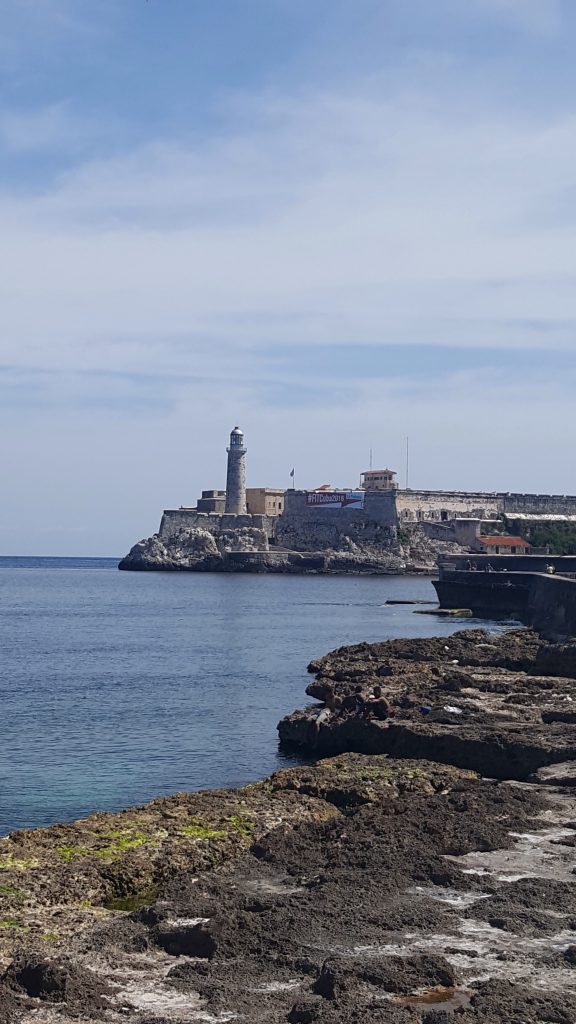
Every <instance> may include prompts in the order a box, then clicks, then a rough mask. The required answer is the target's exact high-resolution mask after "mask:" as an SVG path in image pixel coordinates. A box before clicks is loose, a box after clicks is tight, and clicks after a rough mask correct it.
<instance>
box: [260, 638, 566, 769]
mask: <svg viewBox="0 0 576 1024" xmlns="http://www.w3.org/2000/svg"><path fill="white" fill-rule="evenodd" d="M573 650H574V648H573V645H569V646H568V647H562V646H559V645H556V646H554V645H550V644H547V643H545V642H544V641H542V640H541V638H540V637H539V636H538V634H536V633H534V632H532V631H530V630H512V631H510V632H508V633H505V634H503V635H501V636H499V637H494V636H491V635H490V634H488V633H487V632H485V631H484V630H464V631H462V632H460V633H456V634H455V635H453V636H451V637H447V638H436V639H416V640H392V641H388V642H386V643H381V644H359V645H356V646H354V647H348V648H341V649H339V650H338V651H335V652H333V653H332V654H329V655H327V656H326V657H325V658H322V659H320V660H319V661H316V662H313V663H312V664H311V665H310V666H309V667H310V670H311V671H313V672H315V673H316V679H315V681H314V682H313V683H312V684H311V685H310V686H308V688H307V693H308V694H309V695H310V696H313V697H316V698H317V699H320V700H323V699H324V698H326V697H327V694H328V692H329V691H330V690H331V691H333V692H334V693H335V694H336V695H337V696H338V697H341V698H345V697H346V696H347V695H349V694H351V693H352V692H353V691H354V690H355V689H356V688H359V689H360V691H361V696H362V695H364V696H368V695H369V693H370V691H371V690H372V688H373V687H374V686H377V685H379V686H381V688H382V689H383V691H384V693H385V695H386V697H387V698H388V700H389V702H390V703H391V705H392V706H393V709H394V713H393V716H390V717H388V718H387V719H385V720H383V721H378V720H376V719H375V718H374V717H373V716H371V715H369V714H367V715H366V716H365V715H364V714H363V713H359V714H357V713H350V712H346V711H344V712H339V711H336V712H334V713H332V714H329V713H328V714H326V713H325V714H324V715H323V716H322V721H321V724H320V725H319V727H316V726H315V722H316V717H317V715H318V713H319V708H318V706H316V707H311V708H310V707H309V708H307V709H305V710H303V711H297V712H295V713H294V714H292V715H289V716H287V717H286V718H285V719H283V720H282V722H280V724H279V727H278V728H279V732H280V738H281V740H282V741H283V742H285V743H290V744H293V745H296V746H298V747H303V748H310V747H313V749H314V750H315V751H316V752H318V753H338V752H341V751H345V750H356V751H360V752H363V753H372V754H373V753H382V754H391V755H393V756H401V757H414V756H420V757H427V758H430V759H431V760H435V761H446V762H448V763H450V764H456V765H459V766H460V767H462V768H470V769H472V770H475V771H478V772H481V773H482V774H483V775H490V776H493V777H497V778H515V779H527V778H528V777H530V776H531V775H532V774H533V773H535V772H537V771H538V769H539V768H541V767H543V766H544V765H550V764H553V763H555V762H562V761H568V760H571V759H572V758H574V757H576V705H575V703H574V701H575V699H576V694H575V690H576V687H575V683H574V679H575V671H574V655H573Z"/></svg>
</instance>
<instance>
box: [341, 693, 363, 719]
mask: <svg viewBox="0 0 576 1024" xmlns="http://www.w3.org/2000/svg"><path fill="white" fill-rule="evenodd" d="M365 703H366V701H365V698H364V695H363V693H362V687H361V686H356V687H354V692H353V693H348V694H347V695H346V696H345V697H344V700H343V701H342V711H351V712H352V713H353V714H354V715H360V714H361V713H362V711H363V709H364V704H365Z"/></svg>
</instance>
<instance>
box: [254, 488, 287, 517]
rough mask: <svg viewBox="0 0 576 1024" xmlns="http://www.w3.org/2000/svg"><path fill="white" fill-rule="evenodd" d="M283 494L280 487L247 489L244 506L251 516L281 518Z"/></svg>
mask: <svg viewBox="0 0 576 1024" xmlns="http://www.w3.org/2000/svg"><path fill="white" fill-rule="evenodd" d="M285 494H286V492H285V491H284V489H283V488H280V487H247V488H246V505H247V508H248V512H249V513H250V515H253V516H281V515H282V513H283V511H284V501H285Z"/></svg>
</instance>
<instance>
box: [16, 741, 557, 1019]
mask: <svg viewBox="0 0 576 1024" xmlns="http://www.w3.org/2000/svg"><path fill="white" fill-rule="evenodd" d="M575 819H576V801H575V799H574V797H573V796H572V795H571V793H563V792H557V791H554V790H553V789H551V788H550V787H549V786H548V787H546V786H520V785H518V784H515V785H508V784H506V783H494V782H490V781H487V780H482V779H480V778H478V777H477V776H476V775H475V774H474V773H471V772H466V771H463V770H461V769H458V768H454V767H452V766H449V765H442V764H435V763H432V762H428V761H425V760H417V761H410V760H400V761H397V760H393V759H391V758H387V757H381V756H364V755H361V754H346V755H342V756H339V757H336V758H333V759H327V760H324V761H321V762H320V763H319V764H317V765H307V766H303V767H301V768H295V769H285V770H282V771H279V772H277V773H276V774H275V775H273V776H271V777H270V778H269V779H267V780H264V781H263V782H261V783H257V784H255V785H252V786H246V787H244V788H241V789H238V790H220V791H215V792H212V793H209V792H207V793H198V794H179V795H177V796H174V797H170V798H162V799H161V800H156V801H153V802H152V803H151V804H148V805H146V806H143V807H137V808H132V809H131V810H129V811H125V812H122V813H121V814H118V815H113V814H110V815H104V814H102V815H94V816H92V817H91V818H88V819H86V821H81V822H75V823H74V824H72V825H67V826H53V827H52V828H45V829H38V830H33V831H30V832H18V833H14V834H13V835H12V836H11V837H8V838H6V839H4V840H1V841H0V858H1V863H2V865H3V867H2V869H1V872H2V874H1V876H0V877H2V882H1V884H0V902H1V903H2V904H3V905H2V910H1V913H2V915H3V917H2V920H0V957H1V958H2V960H3V963H4V965H5V966H4V970H3V973H2V974H1V975H0V1021H2V1022H3V1024H27V1022H30V1021H31V1020H39V1021H41V1022H42V1024H51V1022H54V1024H56V1022H57V1021H58V1022H59V1024H69V1022H72V1021H78V1020H85V1021H90V1022H92V1024H94V1022H99V1021H102V1022H109V1024H120V1022H121V1021H125V1020H131V1021H135V1022H138V1024H160V1022H161V1024H165V1022H166V1024H167V1022H171V1024H191V1022H193V1021H198V1022H200V1021H204V1022H206V1021H212V1022H214V1021H215V1022H221V1024H223V1022H225V1021H231V1020H233V1019H238V1020H245V1021H249V1022H250V1024H283V1022H287V1024H290V1022H306V1021H309V1022H318V1024H337V1022H338V1024H344V1022H345V1024H348V1022H356V1024H364V1022H367V1024H444V1022H446V1021H450V1020H452V1019H453V1020H454V1021H455V1022H456V1021H458V1024H500V1022H501V1021H503V1020H510V1021H512V1020H519V1021H523V1022H526V1024H541V1022H542V1021H549V1022H552V1021H555V1022H561V1024H572V1022H573V1021H574V1020H576V974H575V973H574V968H573V963H574V959H575V958H574V948H575V947H576V931H574V928H575V924H574V921H575V919H576V879H575V877H574V875H573V873H572V866H573V863H574V850H573V843H574V835H575V832H574V820H575ZM514 878H516V879H519V880H517V881H513V880H512V879H514ZM145 887H146V888H145ZM119 894H122V895H119ZM452 1014H454V1016H452Z"/></svg>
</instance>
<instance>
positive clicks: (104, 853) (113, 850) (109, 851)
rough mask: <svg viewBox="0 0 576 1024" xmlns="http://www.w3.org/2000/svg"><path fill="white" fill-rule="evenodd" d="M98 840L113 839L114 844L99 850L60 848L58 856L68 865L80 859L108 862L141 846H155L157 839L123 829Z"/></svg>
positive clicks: (105, 834) (104, 834)
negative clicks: (87, 858)
mask: <svg viewBox="0 0 576 1024" xmlns="http://www.w3.org/2000/svg"><path fill="white" fill-rule="evenodd" d="M93 834H94V833H93ZM98 838H101V839H111V840H112V842H110V843H108V844H107V845H106V846H101V847H99V848H98V847H91V846H60V847H58V854H59V856H60V857H61V858H62V860H65V861H67V862H68V863H70V862H71V861H74V860H77V859H79V858H80V857H98V858H99V859H100V860H108V861H111V860H117V859H118V857H121V856H122V854H123V853H126V852H127V851H128V850H137V849H139V848H140V847H141V846H149V845H151V844H153V843H154V838H155V837H153V836H148V835H146V833H145V832H138V831H135V830H133V829H122V831H120V832H102V833H100V835H99V836H98Z"/></svg>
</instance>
